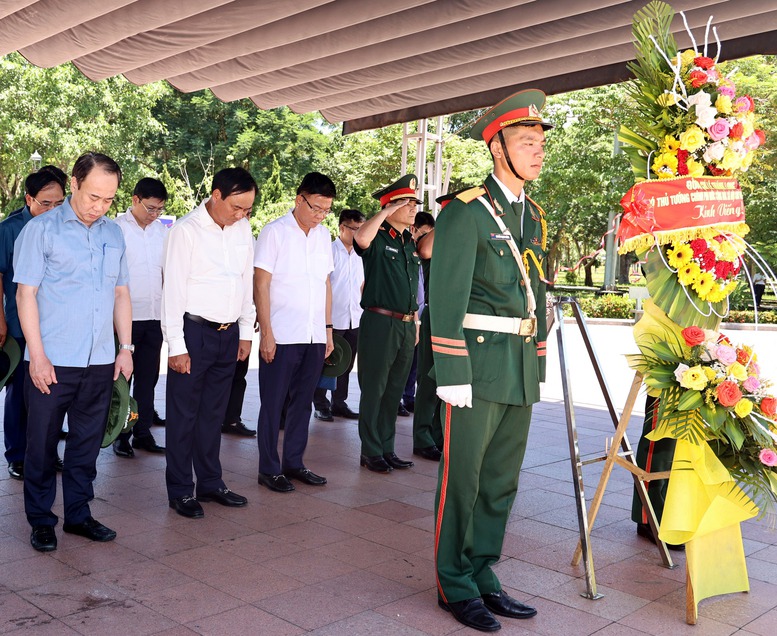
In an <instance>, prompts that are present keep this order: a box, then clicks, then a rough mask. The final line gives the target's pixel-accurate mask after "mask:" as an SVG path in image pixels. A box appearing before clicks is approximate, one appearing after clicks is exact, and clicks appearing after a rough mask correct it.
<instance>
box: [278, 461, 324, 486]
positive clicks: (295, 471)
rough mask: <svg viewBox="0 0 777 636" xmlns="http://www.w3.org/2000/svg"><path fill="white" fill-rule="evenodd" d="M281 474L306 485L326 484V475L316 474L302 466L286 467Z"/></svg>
mask: <svg viewBox="0 0 777 636" xmlns="http://www.w3.org/2000/svg"><path fill="white" fill-rule="evenodd" d="M283 474H284V475H286V477H288V478H289V479H297V480H299V481H301V482H302V483H303V484H307V485H308V486H323V485H324V484H326V477H322V476H321V475H316V473H314V472H313V471H312V470H309V469H307V468H305V467H304V466H303V467H302V468H289V469H286V470H284V471H283Z"/></svg>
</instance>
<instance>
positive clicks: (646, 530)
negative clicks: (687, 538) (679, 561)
mask: <svg viewBox="0 0 777 636" xmlns="http://www.w3.org/2000/svg"><path fill="white" fill-rule="evenodd" d="M637 534H638V535H639V536H640V537H642V538H644V539H647V540H648V541H650V542H651V543H655V542H656V538H655V537H654V536H653V531H652V530H651V529H650V526H649V525H648V524H647V523H638V524H637ZM666 547H667V548H668V549H670V550H673V551H675V552H683V551H684V550H685V545H684V544H682V543H677V544H675V543H667V544H666Z"/></svg>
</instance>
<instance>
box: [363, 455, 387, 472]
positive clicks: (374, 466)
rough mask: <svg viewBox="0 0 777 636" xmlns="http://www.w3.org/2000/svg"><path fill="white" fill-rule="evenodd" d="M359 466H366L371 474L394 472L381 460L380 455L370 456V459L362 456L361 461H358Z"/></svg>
mask: <svg viewBox="0 0 777 636" xmlns="http://www.w3.org/2000/svg"><path fill="white" fill-rule="evenodd" d="M359 465H360V466H366V467H367V470H371V471H372V472H373V473H390V472H391V471H392V470H394V469H393V468H392V467H391V466H389V465H388V463H387V462H386V460H385V459H383V456H382V455H372V456H370V457H367V455H362V456H361V459H359Z"/></svg>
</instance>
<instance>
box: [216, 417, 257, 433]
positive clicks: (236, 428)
mask: <svg viewBox="0 0 777 636" xmlns="http://www.w3.org/2000/svg"><path fill="white" fill-rule="evenodd" d="M221 432H222V433H226V434H227V435H240V436H242V437H256V431H255V430H254V429H252V428H248V427H247V426H246V425H245V424H243V421H242V420H238V421H237V422H225V423H224V424H222V425H221Z"/></svg>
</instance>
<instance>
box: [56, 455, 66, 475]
mask: <svg viewBox="0 0 777 636" xmlns="http://www.w3.org/2000/svg"><path fill="white" fill-rule="evenodd" d="M54 470H56V471H57V472H58V473H61V472H62V471H63V470H65V462H63V461H62V458H61V457H60V456H59V455H57V461H55V462H54Z"/></svg>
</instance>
